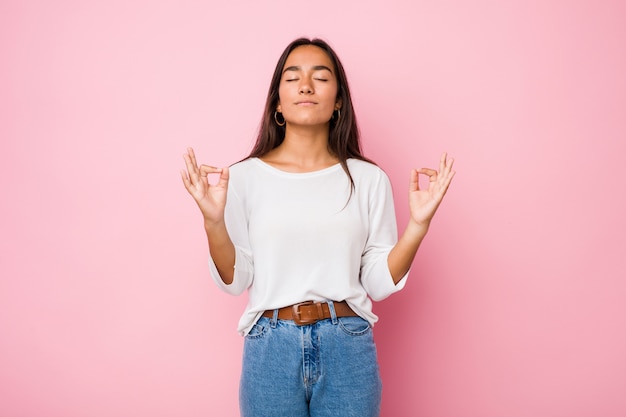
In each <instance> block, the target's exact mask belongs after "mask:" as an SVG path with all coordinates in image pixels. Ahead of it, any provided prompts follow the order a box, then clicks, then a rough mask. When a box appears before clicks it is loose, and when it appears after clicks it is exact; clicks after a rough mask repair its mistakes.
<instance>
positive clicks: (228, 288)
mask: <svg viewBox="0 0 626 417" xmlns="http://www.w3.org/2000/svg"><path fill="white" fill-rule="evenodd" d="M224 222H225V223H226V230H227V231H228V236H229V237H230V239H231V241H232V242H233V245H234V246H235V265H234V268H235V274H234V276H233V282H231V283H230V284H225V283H224V281H222V277H221V276H220V274H219V272H218V271H217V267H216V266H215V261H214V260H213V258H211V256H210V255H209V270H210V272H211V277H212V278H213V280H214V281H215V283H216V284H217V286H218V287H219V288H220V289H221V290H223V291H225V292H227V293H229V294H232V295H239V294H241V293H243V292H244V291H245V290H246V289H247V288H248V287H250V285H251V284H252V280H253V278H254V273H253V271H254V263H253V258H252V251H251V249H250V241H249V238H248V218H247V215H246V209H245V206H244V204H243V202H242V201H241V199H240V198H239V196H238V195H237V193H236V192H235V190H234V187H232V186H229V187H228V194H227V197H226V208H225V212H224Z"/></svg>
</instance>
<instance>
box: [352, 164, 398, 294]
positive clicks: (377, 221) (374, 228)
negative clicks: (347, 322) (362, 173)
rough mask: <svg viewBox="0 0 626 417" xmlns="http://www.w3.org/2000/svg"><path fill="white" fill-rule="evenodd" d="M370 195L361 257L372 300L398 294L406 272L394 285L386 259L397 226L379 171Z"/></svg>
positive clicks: (385, 181) (390, 195) (388, 187)
mask: <svg viewBox="0 0 626 417" xmlns="http://www.w3.org/2000/svg"><path fill="white" fill-rule="evenodd" d="M378 172H379V175H378V178H377V179H376V180H375V181H374V182H373V185H372V189H371V190H370V193H369V201H368V204H369V207H368V209H369V230H368V236H367V241H366V244H365V250H364V251H363V255H362V257H361V284H362V285H363V288H365V291H367V293H368V294H369V296H370V297H371V298H372V300H374V301H380V300H383V299H385V298H387V297H388V296H390V295H391V294H393V293H395V292H397V291H400V290H401V289H402V288H404V285H405V284H406V279H407V276H408V274H409V273H408V272H407V273H406V274H405V275H404V276H403V277H402V279H401V280H400V281H399V282H398V283H397V284H394V282H393V277H392V276H391V272H390V271H389V265H388V263H387V258H388V257H389V252H391V249H392V248H393V247H394V245H395V244H396V243H397V241H398V226H397V224H396V213H395V208H394V203H393V192H392V189H391V183H390V182H389V178H388V177H387V175H386V174H385V173H384V172H383V171H382V170H379V171H378Z"/></svg>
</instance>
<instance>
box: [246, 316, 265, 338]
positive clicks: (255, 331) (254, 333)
mask: <svg viewBox="0 0 626 417" xmlns="http://www.w3.org/2000/svg"><path fill="white" fill-rule="evenodd" d="M269 327H270V326H269V323H267V321H266V320H263V319H262V318H261V319H260V320H259V321H257V322H256V323H255V324H254V325H253V326H252V328H251V329H250V331H249V332H248V334H247V335H246V339H259V338H261V337H263V336H265V334H266V333H267V331H268V329H269Z"/></svg>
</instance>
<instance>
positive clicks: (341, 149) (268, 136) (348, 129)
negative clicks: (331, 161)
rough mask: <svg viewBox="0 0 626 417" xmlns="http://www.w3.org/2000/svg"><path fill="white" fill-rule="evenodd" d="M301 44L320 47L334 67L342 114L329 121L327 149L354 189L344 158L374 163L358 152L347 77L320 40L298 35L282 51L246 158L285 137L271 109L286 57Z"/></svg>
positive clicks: (274, 106) (359, 144)
mask: <svg viewBox="0 0 626 417" xmlns="http://www.w3.org/2000/svg"><path fill="white" fill-rule="evenodd" d="M303 45H313V46H317V47H318V48H321V49H323V50H324V51H325V52H326V53H327V54H328V57H329V58H330V60H331V61H332V63H333V65H334V66H335V72H336V76H337V99H338V100H341V115H339V113H338V112H335V113H334V114H333V117H332V119H331V120H330V126H329V132H328V150H329V152H330V153H331V154H332V155H333V156H335V157H337V158H338V159H339V162H340V163H341V167H342V168H343V170H344V171H345V172H346V174H347V175H348V178H349V179H350V184H351V186H352V188H354V181H353V180H352V175H350V170H349V169H348V164H347V160H348V159H349V158H354V159H360V160H362V161H367V162H370V163H373V162H372V161H371V160H369V159H368V158H366V157H364V156H363V154H362V152H361V142H360V134H359V128H358V126H357V123H356V116H355V114H354V107H353V106H352V98H351V97H350V88H349V87H348V79H347V78H346V73H345V71H344V69H343V65H341V61H339V57H338V56H337V54H336V53H335V51H333V49H332V48H331V47H330V45H328V43H326V42H325V41H323V40H321V39H307V38H299V39H296V40H295V41H293V42H291V43H290V44H289V45H288V46H287V48H285V50H284V51H283V53H282V55H281V56H280V58H279V59H278V62H277V63H276V69H275V70H274V75H273V76H272V81H271V83H270V88H269V91H268V93H267V100H266V102H265V110H264V111H263V118H262V119H261V125H260V127H259V134H258V136H257V139H256V143H255V144H254V148H253V149H252V151H251V152H250V155H248V157H247V158H246V159H248V158H260V157H263V156H264V155H266V154H267V153H268V152H269V151H271V150H272V149H274V148H276V147H278V146H279V145H280V144H281V143H283V140H285V126H278V124H277V123H276V122H275V120H274V112H275V111H276V106H277V105H278V100H279V97H278V88H279V86H280V79H281V77H282V72H283V67H284V66H285V62H286V61H287V57H288V56H289V54H290V53H291V52H292V51H293V50H294V49H296V48H297V47H299V46H303Z"/></svg>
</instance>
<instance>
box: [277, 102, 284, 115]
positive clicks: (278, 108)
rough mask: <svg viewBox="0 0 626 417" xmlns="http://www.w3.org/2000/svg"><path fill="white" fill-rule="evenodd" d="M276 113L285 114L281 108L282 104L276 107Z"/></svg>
mask: <svg viewBox="0 0 626 417" xmlns="http://www.w3.org/2000/svg"><path fill="white" fill-rule="evenodd" d="M276 111H277V112H278V113H282V112H283V111H282V109H281V107H280V103H278V104H277V105H276Z"/></svg>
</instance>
